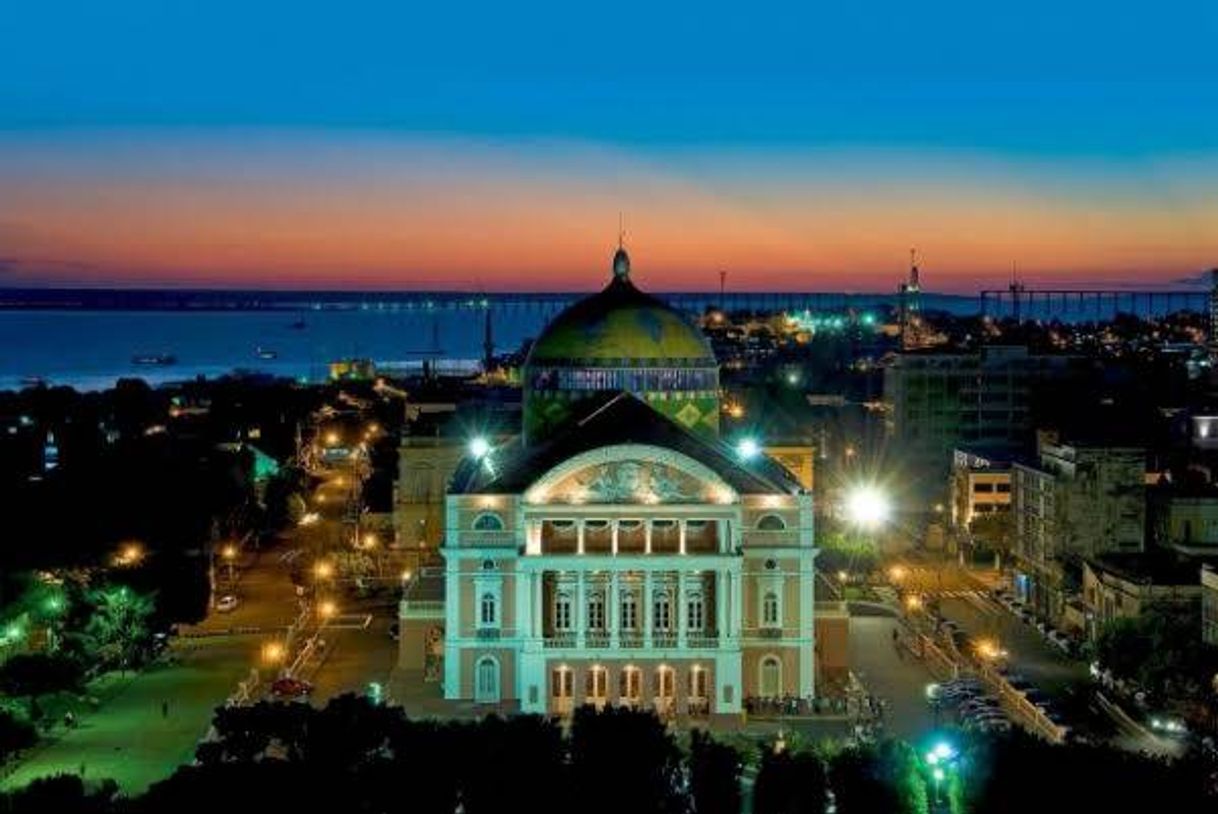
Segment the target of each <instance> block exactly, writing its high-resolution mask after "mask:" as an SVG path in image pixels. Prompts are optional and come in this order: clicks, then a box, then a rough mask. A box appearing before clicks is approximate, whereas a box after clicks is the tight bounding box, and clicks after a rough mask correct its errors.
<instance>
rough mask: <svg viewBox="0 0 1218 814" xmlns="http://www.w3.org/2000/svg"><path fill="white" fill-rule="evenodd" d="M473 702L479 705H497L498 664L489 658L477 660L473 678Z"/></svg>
mask: <svg viewBox="0 0 1218 814" xmlns="http://www.w3.org/2000/svg"><path fill="white" fill-rule="evenodd" d="M474 700H475V701H477V702H478V703H479V704H498V703H499V662H497V661H495V659H493V658H491V657H490V656H484V657H482V658H481V659H479V660H478V667H477V670H476V673H475V676H474Z"/></svg>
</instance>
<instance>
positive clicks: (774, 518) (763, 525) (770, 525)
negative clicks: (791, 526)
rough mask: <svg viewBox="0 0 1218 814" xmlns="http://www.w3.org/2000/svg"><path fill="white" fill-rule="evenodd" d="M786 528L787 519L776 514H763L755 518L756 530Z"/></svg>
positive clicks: (779, 529)
mask: <svg viewBox="0 0 1218 814" xmlns="http://www.w3.org/2000/svg"><path fill="white" fill-rule="evenodd" d="M786 528H787V521H785V520H783V519H782V518H781V517H780V516H779V515H776V514H763V515H762V516H761V517H760V518H758V520H757V530H758V531H784V530H786Z"/></svg>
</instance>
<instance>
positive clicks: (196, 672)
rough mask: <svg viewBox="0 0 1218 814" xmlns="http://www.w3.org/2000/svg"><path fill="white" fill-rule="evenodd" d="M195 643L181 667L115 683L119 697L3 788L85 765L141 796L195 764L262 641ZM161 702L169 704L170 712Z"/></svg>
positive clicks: (43, 748) (92, 775)
mask: <svg viewBox="0 0 1218 814" xmlns="http://www.w3.org/2000/svg"><path fill="white" fill-rule="evenodd" d="M192 647H193V650H192V651H191V652H190V653H188V654H187V655H186V656H185V658H183V660H182V662H181V663H180V664H177V665H174V666H160V667H153V668H150V669H149V670H147V671H144V672H142V673H140V674H138V675H136V676H134V677H133V678H131V679H130V680H129V683H126V685H125V686H122V687H118V688H112V689H115V690H116V691H115V692H114V693H113V695H111V696H110V697H108V698H105V700H104V701H103V703H102V704H101V706H100V707H99V708H98V709H97V710H96V711H94V712H86V713H83V714H82V715H81V716H80V719H79V723H78V725H77V726H76V728H74V729H71V730H67V731H64V730H62V729H60V730H57V732H56V734H55V735H54V736H52V741H51V742H50V743H46V744H43V745H40V746H38V747H35V748H34V749H32V750H31V751H30V752H29V753H27V755H25V756H24V757H23V759H22V760H21V761H20V762H19V764H18V765H17V767H16V769H15V770H14V771H12V772H11V773H9V774H8V775H7V776H6V777H5V778H4V780H3V781H2V782H0V788H3V789H6V790H7V789H12V788H17V787H20V786H23V785H25V784H26V783H28V782H30V781H31V780H34V779H35V778H38V777H44V776H46V775H53V774H59V773H62V772H69V773H73V774H78V773H80V772H81V770H82V769H83V770H84V776H85V779H86V780H101V779H103V778H107V777H110V778H113V779H114V780H115V781H117V782H118V784H119V787H120V788H121V789H122V790H123V791H124V792H126V793H128V794H136V793H139V792H141V791H143V790H144V789H146V788H147V787H148V786H149V785H151V784H152V783H154V782H156V781H157V780H160V779H162V778H164V777H166V776H168V775H170V774H172V773H173V770H174V769H175V768H176V767H177V766H179V765H181V764H183V763H187V762H189V761H191V760H192V759H193V758H194V750H195V745H196V743H197V741H198V740H199V738H200V737H202V736H203V734H204V733H205V732H206V731H207V728H208V725H209V724H210V722H211V717H212V712H213V710H214V709H215V708H216V707H217V706H219V705H220V704H222V703H224V700H225V698H227V697H228V695H229V693H231V692H232V691H233V689H234V688H235V687H236V684H237V682H238V681H240V680H241V679H242V678H244V677H245V675H246V674H247V673H248V671H249V667H250V665H251V664H252V663H253V654H254V653H256V651H257V641H256V639H254V638H252V637H248V638H244V639H241V638H232V639H209V640H205V641H203V642H202V643H197V644H194V645H192ZM103 697H105V696H103ZM162 702H168V704H169V714H168V715H163V714H162V709H161V705H162Z"/></svg>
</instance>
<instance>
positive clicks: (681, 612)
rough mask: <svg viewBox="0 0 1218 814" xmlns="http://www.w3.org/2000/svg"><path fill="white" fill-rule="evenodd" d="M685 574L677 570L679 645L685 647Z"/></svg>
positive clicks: (686, 620)
mask: <svg viewBox="0 0 1218 814" xmlns="http://www.w3.org/2000/svg"><path fill="white" fill-rule="evenodd" d="M681 528H682V529H684V528H685V521H684V520H682V521H681ZM684 583H685V574H683V573H682V572H680V571H678V572H677V589H676V592H675V595H676V598H677V607H676V608H675V610H676V612H677V647H681V648H683V647H685V635H686V633H687V631H688V627H689V613H688V611H689V609H688V608H687V607H685V604H686V603H685V584H684Z"/></svg>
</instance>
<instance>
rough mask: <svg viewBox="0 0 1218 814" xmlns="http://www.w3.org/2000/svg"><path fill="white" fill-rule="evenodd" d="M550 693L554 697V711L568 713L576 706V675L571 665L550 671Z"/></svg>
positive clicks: (560, 713) (562, 713)
mask: <svg viewBox="0 0 1218 814" xmlns="http://www.w3.org/2000/svg"><path fill="white" fill-rule="evenodd" d="M550 694H551V695H552V696H553V698H554V711H555V712H556V713H558V714H559V715H566V714H568V713H570V712H571V710H572V709H573V708H574V706H575V676H574V673H572V672H571V668H570V667H556V668H555V669H554V670H553V671H552V672H551V673H550Z"/></svg>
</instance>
